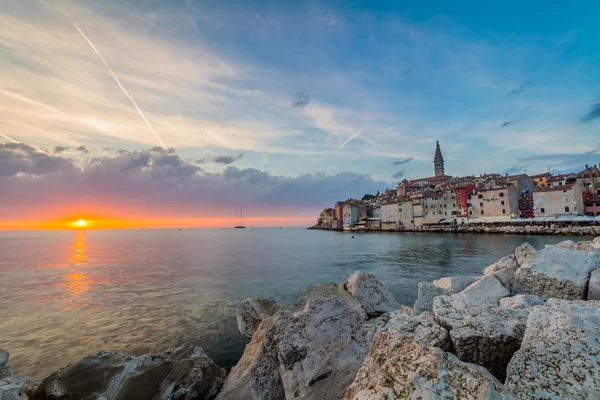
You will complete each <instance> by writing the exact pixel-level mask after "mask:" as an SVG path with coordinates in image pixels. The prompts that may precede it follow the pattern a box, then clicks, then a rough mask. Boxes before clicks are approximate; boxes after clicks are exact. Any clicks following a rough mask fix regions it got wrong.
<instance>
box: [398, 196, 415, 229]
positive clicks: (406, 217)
mask: <svg viewBox="0 0 600 400" xmlns="http://www.w3.org/2000/svg"><path fill="white" fill-rule="evenodd" d="M398 206H399V209H400V225H401V226H402V227H403V228H405V229H410V228H412V227H413V226H414V216H413V201H412V200H403V201H400V202H399V203H398Z"/></svg>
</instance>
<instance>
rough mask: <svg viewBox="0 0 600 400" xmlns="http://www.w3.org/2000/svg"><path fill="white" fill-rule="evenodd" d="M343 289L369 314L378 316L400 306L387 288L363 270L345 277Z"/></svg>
mask: <svg viewBox="0 0 600 400" xmlns="http://www.w3.org/2000/svg"><path fill="white" fill-rule="evenodd" d="M344 287H345V289H346V290H347V291H348V292H349V293H350V294H351V295H352V296H353V297H354V298H355V299H356V300H358V302H359V303H360V304H361V305H362V307H363V308H364V310H365V312H366V313H367V315H369V316H378V315H381V314H383V313H384V312H388V311H392V310H395V309H398V308H400V304H399V303H398V302H397V301H396V300H395V299H394V298H393V297H392V295H391V294H390V293H389V292H388V291H387V289H386V288H385V287H384V286H383V285H382V284H381V282H379V281H378V280H377V278H375V276H374V275H372V274H369V273H367V272H365V271H356V272H354V273H353V274H352V275H350V276H349V277H348V279H346V282H345V283H344Z"/></svg>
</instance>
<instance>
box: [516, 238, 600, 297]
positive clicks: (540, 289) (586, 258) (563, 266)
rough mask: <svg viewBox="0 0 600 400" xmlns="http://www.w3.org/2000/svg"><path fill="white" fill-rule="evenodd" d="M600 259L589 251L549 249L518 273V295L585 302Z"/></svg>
mask: <svg viewBox="0 0 600 400" xmlns="http://www.w3.org/2000/svg"><path fill="white" fill-rule="evenodd" d="M599 264H600V257H596V256H595V255H594V254H592V253H588V252H585V251H576V250H569V249H562V248H559V247H554V248H545V249H543V250H540V251H538V252H536V253H535V256H533V257H529V258H528V259H527V260H526V261H524V262H523V263H522V264H521V268H519V269H518V270H517V285H518V289H517V291H518V292H519V293H521V294H536V295H538V296H541V297H543V298H545V299H548V298H550V297H556V298H561V299H571V300H576V299H584V298H585V293H586V290H587V285H588V280H589V277H590V273H591V272H592V271H593V270H595V269H596V268H598V265H599Z"/></svg>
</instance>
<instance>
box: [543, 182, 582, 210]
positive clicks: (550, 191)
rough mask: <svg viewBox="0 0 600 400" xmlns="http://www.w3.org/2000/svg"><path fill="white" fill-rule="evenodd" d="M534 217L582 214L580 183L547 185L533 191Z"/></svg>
mask: <svg viewBox="0 0 600 400" xmlns="http://www.w3.org/2000/svg"><path fill="white" fill-rule="evenodd" d="M533 204H534V213H535V216H536V217H557V216H561V215H582V214H583V213H584V206H583V190H582V188H581V184H580V183H574V184H567V185H557V186H548V187H545V188H540V189H539V190H538V191H537V192H533Z"/></svg>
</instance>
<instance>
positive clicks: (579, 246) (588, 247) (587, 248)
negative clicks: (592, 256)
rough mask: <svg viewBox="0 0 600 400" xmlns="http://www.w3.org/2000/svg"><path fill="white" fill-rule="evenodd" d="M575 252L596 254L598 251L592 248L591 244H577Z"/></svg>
mask: <svg viewBox="0 0 600 400" xmlns="http://www.w3.org/2000/svg"><path fill="white" fill-rule="evenodd" d="M575 250H580V251H589V252H592V253H596V252H598V249H597V248H596V247H594V245H593V244H592V242H579V243H577V247H575ZM598 254H600V252H598Z"/></svg>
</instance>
